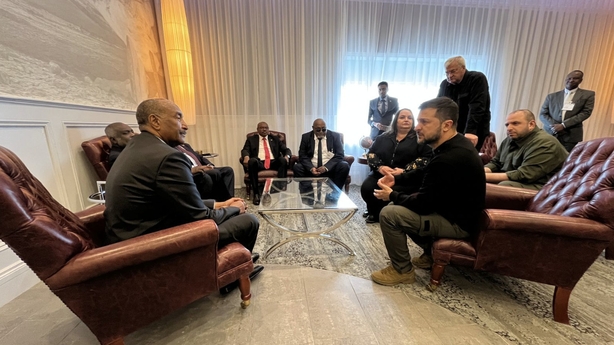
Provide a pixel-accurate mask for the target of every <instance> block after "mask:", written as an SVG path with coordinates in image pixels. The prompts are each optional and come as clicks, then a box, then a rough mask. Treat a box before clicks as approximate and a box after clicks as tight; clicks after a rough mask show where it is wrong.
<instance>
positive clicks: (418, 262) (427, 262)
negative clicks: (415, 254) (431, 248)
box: [411, 254, 433, 270]
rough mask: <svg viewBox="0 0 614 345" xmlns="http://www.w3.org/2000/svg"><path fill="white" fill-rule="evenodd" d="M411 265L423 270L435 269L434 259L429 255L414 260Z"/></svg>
mask: <svg viewBox="0 0 614 345" xmlns="http://www.w3.org/2000/svg"><path fill="white" fill-rule="evenodd" d="M411 264H412V265H414V266H416V267H418V268H422V269H423V270H430V269H431V267H433V257H432V256H430V255H427V254H422V255H420V257H419V258H412V259H411Z"/></svg>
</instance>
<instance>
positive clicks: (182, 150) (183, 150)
mask: <svg viewBox="0 0 614 345" xmlns="http://www.w3.org/2000/svg"><path fill="white" fill-rule="evenodd" d="M177 149H178V150H179V151H181V152H183V153H184V154H185V155H188V156H190V157H191V158H192V160H194V163H195V164H196V165H195V166H201V164H200V160H199V159H198V157H196V156H195V155H194V154H193V153H192V152H190V151H188V150H187V149H186V148H185V147H183V146H181V145H177Z"/></svg>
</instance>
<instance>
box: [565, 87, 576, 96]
mask: <svg viewBox="0 0 614 345" xmlns="http://www.w3.org/2000/svg"><path fill="white" fill-rule="evenodd" d="M576 91H578V88H575V89H573V90H567V89H565V97H567V95H569V94H570V93H571V94H574V93H576Z"/></svg>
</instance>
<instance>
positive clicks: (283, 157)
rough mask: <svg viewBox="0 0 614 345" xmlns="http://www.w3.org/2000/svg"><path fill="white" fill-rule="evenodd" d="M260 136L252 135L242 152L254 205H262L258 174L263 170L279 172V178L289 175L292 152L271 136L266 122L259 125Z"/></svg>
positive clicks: (275, 137)
mask: <svg viewBox="0 0 614 345" xmlns="http://www.w3.org/2000/svg"><path fill="white" fill-rule="evenodd" d="M257 130H258V135H252V136H250V137H249V138H247V140H245V145H243V149H242V150H241V157H243V165H244V166H247V172H248V173H249V177H250V183H251V187H252V190H253V191H254V200H253V201H254V205H259V204H260V190H259V189H258V172H259V171H261V170H277V177H281V178H283V177H286V176H287V175H288V163H289V162H290V157H291V156H292V151H290V149H289V148H287V147H286V144H284V143H283V142H281V141H279V138H278V137H277V136H274V135H269V125H268V124H267V123H266V122H260V123H259V124H258V128H257Z"/></svg>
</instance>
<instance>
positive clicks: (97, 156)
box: [81, 135, 111, 181]
mask: <svg viewBox="0 0 614 345" xmlns="http://www.w3.org/2000/svg"><path fill="white" fill-rule="evenodd" d="M81 147H82V148H83V151H84V152H85V156H86V157H87V159H88V160H89V161H90V163H92V166H93V167H94V170H96V174H98V178H99V179H100V181H106V180H107V175H108V174H109V170H110V168H109V164H108V163H107V161H108V159H109V151H111V140H109V138H107V136H106V135H103V136H101V137H98V138H94V139H91V140H87V141H84V142H83V143H81Z"/></svg>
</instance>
